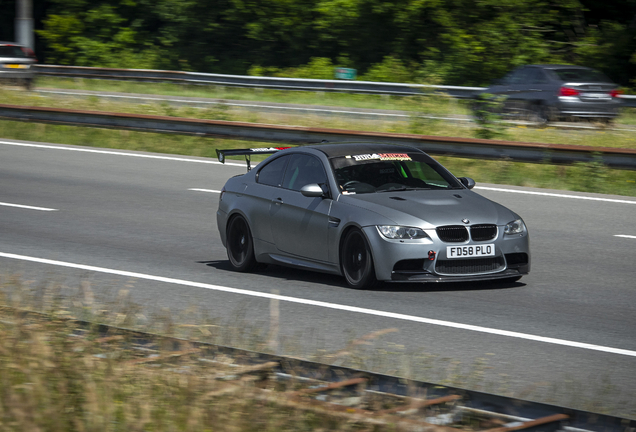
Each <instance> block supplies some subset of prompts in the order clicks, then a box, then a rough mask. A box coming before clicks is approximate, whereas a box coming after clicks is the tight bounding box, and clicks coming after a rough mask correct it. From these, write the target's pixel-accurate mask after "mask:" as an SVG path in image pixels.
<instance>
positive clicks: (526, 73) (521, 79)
mask: <svg viewBox="0 0 636 432" xmlns="http://www.w3.org/2000/svg"><path fill="white" fill-rule="evenodd" d="M533 76H534V69H532V68H523V69H519V70H518V71H516V72H515V74H514V76H513V80H512V83H511V84H528V83H530V81H531V80H532V78H533Z"/></svg>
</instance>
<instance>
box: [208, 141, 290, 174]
mask: <svg viewBox="0 0 636 432" xmlns="http://www.w3.org/2000/svg"><path fill="white" fill-rule="evenodd" d="M288 148H289V147H261V148H249V149H229V150H219V149H217V150H216V156H217V157H218V158H219V162H221V163H225V156H241V155H245V162H246V163H247V171H248V172H249V171H250V170H251V169H252V162H251V158H252V155H254V154H272V153H276V152H279V151H281V150H285V149H288Z"/></svg>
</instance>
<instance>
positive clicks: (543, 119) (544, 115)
mask: <svg viewBox="0 0 636 432" xmlns="http://www.w3.org/2000/svg"><path fill="white" fill-rule="evenodd" d="M532 120H533V121H534V123H535V124H536V125H537V126H540V127H541V126H545V125H547V124H548V122H549V121H550V115H549V113H548V110H547V109H546V107H544V106H543V105H535V106H534V107H533V109H532Z"/></svg>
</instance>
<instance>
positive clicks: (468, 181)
mask: <svg viewBox="0 0 636 432" xmlns="http://www.w3.org/2000/svg"><path fill="white" fill-rule="evenodd" d="M458 180H459V181H460V182H462V184H463V185H464V186H466V187H467V188H468V189H472V188H474V187H475V180H473V179H471V178H470V177H460V178H459V179H458Z"/></svg>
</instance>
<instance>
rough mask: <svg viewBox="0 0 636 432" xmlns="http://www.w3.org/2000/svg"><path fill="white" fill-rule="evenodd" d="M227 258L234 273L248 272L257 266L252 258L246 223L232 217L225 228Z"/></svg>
mask: <svg viewBox="0 0 636 432" xmlns="http://www.w3.org/2000/svg"><path fill="white" fill-rule="evenodd" d="M226 244H227V257H228V258H229V260H230V265H231V266H232V268H233V269H234V270H236V271H240V272H249V271H252V270H254V269H255V268H256V265H257V264H258V263H257V262H256V258H255V256H254V242H253V241H252V233H251V231H250V227H249V225H248V224H247V221H246V220H245V219H244V218H243V217H242V216H234V217H233V218H232V219H231V220H230V223H229V224H228V227H227V242H226Z"/></svg>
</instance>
